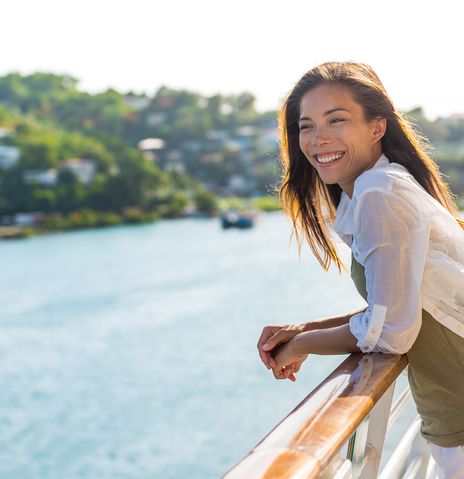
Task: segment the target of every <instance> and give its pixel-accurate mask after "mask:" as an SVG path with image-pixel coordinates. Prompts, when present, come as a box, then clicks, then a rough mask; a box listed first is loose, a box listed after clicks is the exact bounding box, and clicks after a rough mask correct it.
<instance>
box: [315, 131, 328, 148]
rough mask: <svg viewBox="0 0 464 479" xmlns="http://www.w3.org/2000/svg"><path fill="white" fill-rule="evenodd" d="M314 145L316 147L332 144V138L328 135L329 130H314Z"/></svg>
mask: <svg viewBox="0 0 464 479" xmlns="http://www.w3.org/2000/svg"><path fill="white" fill-rule="evenodd" d="M313 143H314V144H315V145H316V146H320V145H326V144H327V143H330V137H329V135H328V132H327V130H326V129H324V128H317V129H315V130H314V137H313Z"/></svg>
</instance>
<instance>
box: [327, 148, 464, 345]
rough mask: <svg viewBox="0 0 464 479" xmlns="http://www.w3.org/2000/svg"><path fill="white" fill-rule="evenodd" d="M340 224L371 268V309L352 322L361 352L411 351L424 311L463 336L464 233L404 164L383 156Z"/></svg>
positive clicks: (343, 202) (357, 188)
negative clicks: (391, 161) (392, 161)
mask: <svg viewBox="0 0 464 479" xmlns="http://www.w3.org/2000/svg"><path fill="white" fill-rule="evenodd" d="M333 226H334V229H335V232H336V233H337V234H338V236H339V237H340V238H341V239H342V240H343V241H344V242H345V243H346V244H347V245H348V246H349V247H350V248H351V250H352V252H353V255H354V257H355V258H356V261H358V262H359V263H360V264H362V265H363V266H364V268H365V276H366V290H367V296H368V299H367V302H368V305H369V306H368V308H367V309H366V310H365V311H364V312H362V313H358V314H355V315H354V316H352V317H351V319H350V322H349V325H350V331H351V333H352V334H353V336H355V338H356V339H357V340H358V342H357V346H358V347H359V348H360V349H361V351H363V352H365V353H368V352H382V353H389V354H403V353H406V352H407V351H409V349H410V348H411V346H412V345H413V344H414V341H415V340H416V338H417V336H418V334H419V330H420V328H421V325H422V308H423V309H425V310H426V311H427V312H429V313H430V314H431V315H432V316H433V317H434V318H435V319H436V320H437V321H439V322H440V323H441V324H443V325H444V326H446V327H447V328H449V329H450V330H451V331H453V332H455V333H456V334H458V335H459V336H461V337H463V338H464V230H463V229H462V228H461V227H460V225H459V224H458V223H457V221H456V220H455V218H454V217H453V215H452V214H451V213H450V212H449V211H448V210H447V209H446V208H444V207H443V206H442V205H441V204H440V203H439V202H438V201H436V200H435V199H434V198H433V197H432V196H430V195H429V194H428V193H427V192H426V191H425V190H424V189H423V188H422V187H421V186H420V185H419V183H418V182H417V181H416V180H415V179H414V177H413V176H412V175H411V174H410V173H409V172H408V171H407V169H406V168H405V167H403V166H402V165H400V164H398V163H390V162H389V160H388V158H387V157H386V156H385V155H384V154H382V155H381V156H380V157H379V159H378V160H377V162H376V164H375V165H374V166H373V167H372V168H371V169H369V170H367V171H365V172H363V173H362V174H361V175H359V176H358V178H357V179H356V181H355V182H354V190H353V195H352V198H351V199H350V197H349V196H348V195H347V194H346V193H345V192H343V193H342V195H341V199H340V204H339V206H338V208H337V212H336V220H335V223H334V225H333Z"/></svg>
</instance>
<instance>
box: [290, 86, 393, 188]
mask: <svg viewBox="0 0 464 479" xmlns="http://www.w3.org/2000/svg"><path fill="white" fill-rule="evenodd" d="M385 128H386V120H385V119H383V118H376V119H374V120H372V121H370V122H367V121H366V120H365V118H364V112H363V109H362V107H361V105H360V104H359V103H357V102H356V101H355V100H354V99H353V97H352V95H351V92H350V91H349V89H347V88H345V87H343V86H339V85H321V86H318V87H316V88H314V89H312V90H310V91H308V92H307V93H306V94H305V95H304V96H303V97H302V99H301V102H300V119H299V129H300V137H299V138H300V148H301V150H302V152H303V153H304V155H305V156H306V158H307V159H308V161H309V162H310V163H311V165H312V166H313V167H314V168H316V170H317V172H318V174H319V176H320V178H321V180H322V181H323V182H324V183H325V184H335V183H337V184H338V185H340V187H341V188H342V189H343V191H345V192H346V193H347V194H348V195H349V196H350V197H351V195H352V193H353V184H354V181H355V180H356V178H357V177H358V176H359V175H360V174H361V173H362V172H363V171H366V170H368V169H369V168H371V167H372V166H374V164H375V163H376V161H377V160H378V159H379V156H380V155H381V153H382V147H381V142H380V139H381V138H382V136H383V135H384V133H385Z"/></svg>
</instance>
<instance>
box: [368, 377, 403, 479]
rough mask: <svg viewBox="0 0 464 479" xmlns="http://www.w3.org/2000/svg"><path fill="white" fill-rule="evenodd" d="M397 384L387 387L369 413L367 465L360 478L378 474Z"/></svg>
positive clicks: (370, 477) (369, 477)
mask: <svg viewBox="0 0 464 479" xmlns="http://www.w3.org/2000/svg"><path fill="white" fill-rule="evenodd" d="M395 384H396V381H394V382H393V383H392V385H391V386H390V387H389V388H388V389H387V391H386V392H385V393H384V395H383V396H382V397H381V398H380V400H379V401H378V402H377V404H376V405H375V406H374V408H373V409H372V411H371V412H370V414H369V429H368V431H367V444H366V450H365V462H364V464H365V466H364V467H363V469H362V471H361V474H360V475H359V479H372V478H374V477H377V475H378V471H379V466H380V459H381V458H382V451H383V444H384V442H385V435H386V433H387V428H388V418H389V417H390V411H391V405H392V401H393V393H394V392H395Z"/></svg>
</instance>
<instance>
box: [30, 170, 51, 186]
mask: <svg viewBox="0 0 464 479" xmlns="http://www.w3.org/2000/svg"><path fill="white" fill-rule="evenodd" d="M23 180H24V181H25V182H26V183H29V184H31V183H37V184H39V185H42V186H55V185H56V184H57V182H58V171H57V170H55V169H54V168H50V169H49V170H26V171H25V172H24V173H23Z"/></svg>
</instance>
